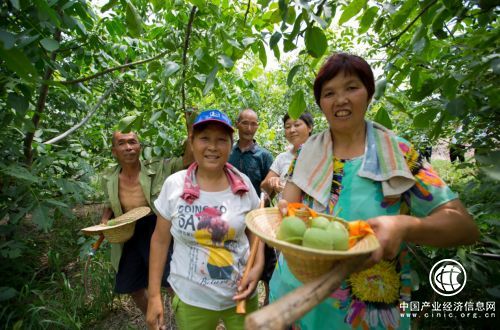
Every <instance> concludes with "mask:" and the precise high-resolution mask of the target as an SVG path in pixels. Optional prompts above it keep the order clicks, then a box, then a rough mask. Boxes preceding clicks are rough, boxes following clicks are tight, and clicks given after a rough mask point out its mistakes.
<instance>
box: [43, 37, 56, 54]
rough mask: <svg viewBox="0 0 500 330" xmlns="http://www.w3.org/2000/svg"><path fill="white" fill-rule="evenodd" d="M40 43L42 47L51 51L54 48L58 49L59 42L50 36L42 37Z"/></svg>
mask: <svg viewBox="0 0 500 330" xmlns="http://www.w3.org/2000/svg"><path fill="white" fill-rule="evenodd" d="M40 43H41V44H42V46H43V48H45V49H46V50H48V51H49V52H53V51H54V50H57V49H59V43H58V42H57V40H54V39H51V38H45V39H42V40H40Z"/></svg>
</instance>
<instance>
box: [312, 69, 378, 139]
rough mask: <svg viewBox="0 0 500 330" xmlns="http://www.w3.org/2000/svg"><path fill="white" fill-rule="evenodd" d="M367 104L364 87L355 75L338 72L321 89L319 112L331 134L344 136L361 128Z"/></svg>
mask: <svg viewBox="0 0 500 330" xmlns="http://www.w3.org/2000/svg"><path fill="white" fill-rule="evenodd" d="M369 103H370V99H369V98H368V92H367V90H366V87H365V85H364V84H363V83H362V82H361V80H360V79H359V77H358V76H356V75H352V74H347V75H346V74H345V73H344V72H339V73H338V74H337V75H336V76H335V77H333V78H332V79H330V80H328V81H326V82H325V83H324V84H323V86H322V88H321V94H320V107H321V111H323V113H324V114H325V117H326V120H327V121H328V124H329V125H330V129H331V130H332V131H333V132H339V133H343V134H346V133H349V132H353V131H354V130H356V129H358V128H360V127H362V126H363V125H364V123H365V113H366V109H367V108H368V104H369Z"/></svg>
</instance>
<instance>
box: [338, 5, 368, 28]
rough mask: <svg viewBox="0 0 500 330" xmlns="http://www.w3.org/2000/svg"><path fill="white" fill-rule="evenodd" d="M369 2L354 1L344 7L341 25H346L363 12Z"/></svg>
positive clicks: (340, 20)
mask: <svg viewBox="0 0 500 330" xmlns="http://www.w3.org/2000/svg"><path fill="white" fill-rule="evenodd" d="M367 2H368V0H353V1H351V2H350V3H349V4H348V5H347V6H344V7H343V8H342V9H343V12H342V15H341V16H340V19H339V25H342V24H344V23H345V22H347V21H349V20H350V19H351V18H353V17H354V16H355V15H356V14H359V13H360V12H361V9H363V7H364V6H365V5H366V3H367Z"/></svg>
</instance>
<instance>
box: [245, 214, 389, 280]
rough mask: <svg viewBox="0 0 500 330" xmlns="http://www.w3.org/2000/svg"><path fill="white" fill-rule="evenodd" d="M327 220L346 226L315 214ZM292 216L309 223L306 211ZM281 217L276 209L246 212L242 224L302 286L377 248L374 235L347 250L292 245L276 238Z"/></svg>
mask: <svg viewBox="0 0 500 330" xmlns="http://www.w3.org/2000/svg"><path fill="white" fill-rule="evenodd" d="M318 215H321V216H322V217H325V218H327V219H328V220H330V221H337V222H340V223H342V224H343V225H344V226H347V222H345V221H344V220H342V219H339V218H335V217H333V216H331V215H329V214H318ZM295 216H298V217H299V218H302V219H303V220H305V221H306V222H308V221H309V218H310V214H309V212H308V211H305V210H304V211H302V210H300V211H296V213H295ZM281 221H282V217H281V215H280V212H279V211H278V209H277V208H263V209H255V210H253V211H250V212H249V213H247V215H246V218H245V222H246V225H247V227H248V229H249V230H250V231H252V232H253V233H254V234H255V235H257V236H259V237H260V239H262V240H263V241H265V242H266V243H267V244H268V245H270V246H273V247H275V248H276V249H278V250H280V251H281V252H282V253H283V256H284V257H285V260H286V262H287V264H288V267H289V268H290V271H291V272H292V273H293V275H294V276H295V277H296V278H297V279H298V280H299V281H301V282H303V283H306V282H310V281H312V280H314V279H315V278H317V277H319V276H321V275H323V274H324V273H326V272H328V271H330V270H331V269H332V268H333V267H334V265H335V263H336V262H337V261H339V260H342V259H348V258H352V257H354V256H359V255H366V256H368V255H369V254H370V253H371V252H373V251H375V250H376V249H377V248H378V247H379V242H378V240H377V238H376V237H375V235H371V234H370V235H366V236H365V237H363V238H362V239H361V240H360V241H358V242H357V243H356V244H355V245H354V246H353V247H351V248H350V249H349V250H347V251H337V250H331V251H327V250H318V249H313V248H308V247H304V246H301V245H295V244H292V243H288V242H285V241H282V240H279V239H277V238H276V234H277V232H278V230H279V226H280V224H281Z"/></svg>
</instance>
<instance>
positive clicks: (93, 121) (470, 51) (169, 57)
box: [0, 0, 500, 301]
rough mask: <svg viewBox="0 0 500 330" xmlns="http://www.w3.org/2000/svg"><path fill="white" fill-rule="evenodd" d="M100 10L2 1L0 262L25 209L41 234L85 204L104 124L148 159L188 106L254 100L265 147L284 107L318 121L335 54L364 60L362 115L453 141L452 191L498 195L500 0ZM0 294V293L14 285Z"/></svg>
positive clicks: (279, 144) (172, 144)
mask: <svg viewBox="0 0 500 330" xmlns="http://www.w3.org/2000/svg"><path fill="white" fill-rule="evenodd" d="M99 4H100V5H99V6H98V5H97V4H96V3H94V2H91V1H90V2H88V1H85V0H50V1H48V0H6V1H2V2H1V4H0V63H1V64H0V65H1V66H0V108H1V111H0V121H1V122H2V130H1V131H0V156H1V158H2V162H1V163H0V199H1V201H2V202H1V204H0V256H1V258H2V259H16V258H20V257H21V256H22V255H23V254H25V253H26V245H25V243H24V241H23V239H22V237H21V236H22V230H23V229H22V226H20V224H21V223H22V221H23V219H25V218H26V216H28V218H29V219H32V223H33V224H34V225H35V226H36V227H37V228H38V229H41V230H45V231H48V230H50V228H51V226H52V223H53V221H54V219H60V218H65V219H70V218H72V212H71V207H72V206H74V205H76V204H81V203H83V202H84V201H89V200H93V199H95V198H96V191H98V190H99V189H97V183H96V172H98V171H100V170H102V169H103V168H104V167H105V166H107V164H108V163H109V161H110V158H111V157H110V156H111V155H110V152H109V149H110V136H111V132H112V131H113V130H115V129H121V130H136V131H138V132H139V134H140V136H141V139H142V141H143V153H144V157H145V158H150V157H154V156H171V155H174V154H179V153H180V152H181V145H182V141H183V139H184V138H185V137H186V129H185V125H186V118H187V116H188V115H189V113H190V111H191V110H192V109H193V108H199V109H201V108H209V107H216V108H220V109H222V110H224V111H226V112H228V113H229V115H230V116H231V117H232V118H233V119H235V118H236V116H237V113H238V111H239V110H241V109H242V108H245V107H251V108H254V109H256V110H257V111H258V112H259V115H260V118H261V125H260V128H259V133H258V136H257V138H258V140H259V142H260V143H261V144H263V145H265V146H267V147H268V148H270V149H271V150H272V151H273V152H275V153H277V152H280V151H281V150H283V147H284V145H285V143H284V139H283V131H282V125H281V118H282V116H283V114H284V113H285V112H287V111H288V112H289V113H290V115H291V116H292V117H298V116H299V115H300V114H301V113H302V112H303V111H306V110H307V111H311V112H312V113H314V115H315V117H316V119H317V120H316V123H317V125H316V126H317V128H316V130H315V131H318V130H319V129H321V128H324V127H326V123H325V122H324V120H323V118H322V116H321V115H320V113H319V111H318V108H317V106H316V104H315V102H314V98H313V96H312V82H313V80H314V76H315V72H316V71H317V70H318V68H319V66H320V65H321V63H322V62H323V60H324V59H325V57H326V56H328V55H329V54H331V53H332V52H334V51H346V52H353V53H357V54H359V55H361V56H363V57H365V58H367V59H368V61H369V63H370V64H371V65H372V66H373V67H374V68H375V72H376V74H377V85H376V86H377V90H376V93H375V95H374V100H373V102H372V106H371V109H370V111H369V113H368V116H369V117H371V118H373V119H374V120H376V121H378V122H380V123H382V124H384V125H386V126H387V127H391V128H392V129H394V130H395V131H396V132H398V133H399V134H401V135H403V136H405V137H408V138H409V139H411V140H413V141H415V142H419V141H421V140H426V141H429V143H434V142H436V141H437V140H438V139H445V140H450V139H451V138H455V139H456V140H457V141H458V142H459V143H461V144H464V145H467V146H468V148H470V149H475V155H476V156H475V159H474V161H472V162H470V163H469V164H468V165H466V166H468V168H470V169H473V170H474V171H472V173H473V175H471V178H473V180H471V181H470V183H469V186H468V187H467V189H464V191H463V194H464V195H463V196H467V194H468V193H469V192H470V191H480V192H484V191H485V189H483V188H485V187H486V188H488V189H489V190H488V191H490V190H492V191H491V192H490V193H491V194H493V195H496V196H498V194H499V193H500V191H499V188H497V186H498V185H497V183H495V184H491V181H489V180H499V179H500V165H499V164H500V152H499V149H500V148H499V143H500V142H499V139H498V137H499V136H500V125H499V123H500V108H499V105H500V94H499V93H498V86H499V85H500V79H499V75H500V50H499V43H500V35H499V34H500V29H499V28H498V27H499V21H498V17H499V11H500V7H499V4H500V3H499V1H498V0H468V1H461V0H404V1H400V0H390V1H389V0H387V1H377V0H375V1H368V0H352V1H343V0H341V1H326V0H311V1H304V0H295V1H292V0H278V1H276V0H273V1H270V0H245V1H241V0H240V1H229V0H213V1H203V0H190V1H179V0H172V1H163V0H152V1H147V0H109V1H107V2H105V1H104V2H99ZM100 6H101V7H100ZM275 63H279V67H277V68H276V65H275ZM479 169H480V170H479ZM493 182H494V181H493ZM481 196H483V195H481ZM488 196H491V195H488ZM469 197H470V196H469ZM483 197H484V198H483V199H477V198H468V197H466V198H464V199H465V200H466V201H470V203H471V204H469V205H468V206H470V207H471V208H470V210H471V212H472V213H473V214H474V215H475V216H476V218H477V219H479V220H478V221H482V220H483V219H484V220H485V221H486V220H488V221H490V222H484V223H481V225H482V230H483V232H485V233H487V234H488V240H489V241H488V243H487V244H485V245H483V246H481V247H480V248H479V250H482V252H494V253H498V250H499V249H500V248H499V244H498V237H497V236H496V235H497V234H496V230H495V229H496V228H497V225H498V222H497V221H498V218H499V214H500V205H499V204H498V201H497V200H494V201H492V202H491V203H490V201H489V200H488V201H486V199H487V196H486V195H484V196H483ZM493 220H494V221H493ZM485 276H487V275H485ZM9 289H10V288H3V289H0V301H1V300H3V299H7V298H11V297H12V295H15V291H12V290H9ZM5 292H7V295H4V293H5ZM497 294H498V292H497Z"/></svg>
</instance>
